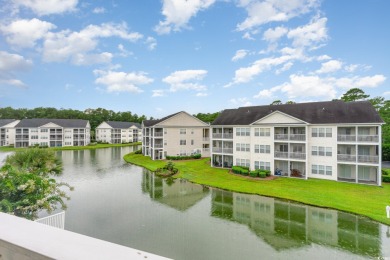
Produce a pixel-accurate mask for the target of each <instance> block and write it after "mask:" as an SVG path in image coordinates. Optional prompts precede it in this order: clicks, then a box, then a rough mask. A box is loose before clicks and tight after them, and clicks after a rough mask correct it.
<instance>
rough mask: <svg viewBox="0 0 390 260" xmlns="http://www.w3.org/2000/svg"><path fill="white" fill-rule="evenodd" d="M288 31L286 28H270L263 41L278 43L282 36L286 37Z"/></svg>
mask: <svg viewBox="0 0 390 260" xmlns="http://www.w3.org/2000/svg"><path fill="white" fill-rule="evenodd" d="M287 32H288V30H287V29H286V28H284V27H283V26H279V27H276V28H273V29H272V28H270V29H268V30H266V31H265V32H264V34H263V40H266V41H268V42H276V41H278V40H279V39H280V38H281V37H282V36H284V35H286V34H287Z"/></svg>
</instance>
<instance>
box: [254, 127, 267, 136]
mask: <svg viewBox="0 0 390 260" xmlns="http://www.w3.org/2000/svg"><path fill="white" fill-rule="evenodd" d="M270 135H271V131H270V129H269V128H255V136H270Z"/></svg>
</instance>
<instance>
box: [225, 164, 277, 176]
mask: <svg viewBox="0 0 390 260" xmlns="http://www.w3.org/2000/svg"><path fill="white" fill-rule="evenodd" d="M232 172H233V173H235V174H241V175H245V176H248V175H249V176H250V177H253V178H256V177H260V178H265V177H267V176H270V175H271V171H269V170H262V169H259V170H254V171H250V170H249V167H245V166H233V167H232Z"/></svg>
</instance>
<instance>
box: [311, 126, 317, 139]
mask: <svg viewBox="0 0 390 260" xmlns="http://www.w3.org/2000/svg"><path fill="white" fill-rule="evenodd" d="M311 137H318V128H312V129H311Z"/></svg>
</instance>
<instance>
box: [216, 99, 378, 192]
mask: <svg viewBox="0 0 390 260" xmlns="http://www.w3.org/2000/svg"><path fill="white" fill-rule="evenodd" d="M383 124H384V122H383V120H382V119H381V118H380V116H379V114H378V112H377V111H376V110H375V108H374V107H373V106H372V105H371V103H370V102H368V101H361V102H348V103H345V102H343V101H329V102H312V103H299V104H285V105H267V106H252V107H240V108H237V109H227V110H224V111H223V112H222V113H221V115H220V116H219V117H218V118H216V120H215V121H214V122H213V123H212V125H211V136H210V137H211V140H210V146H211V165H212V166H213V167H222V168H231V167H232V166H233V165H238V166H247V167H249V168H250V169H251V170H254V169H265V170H270V171H271V173H272V174H274V175H280V176H288V177H297V178H304V179H307V178H308V177H310V178H319V179H329V180H336V181H347V182H355V183H366V184H376V185H381V157H380V154H381V125H383Z"/></svg>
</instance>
